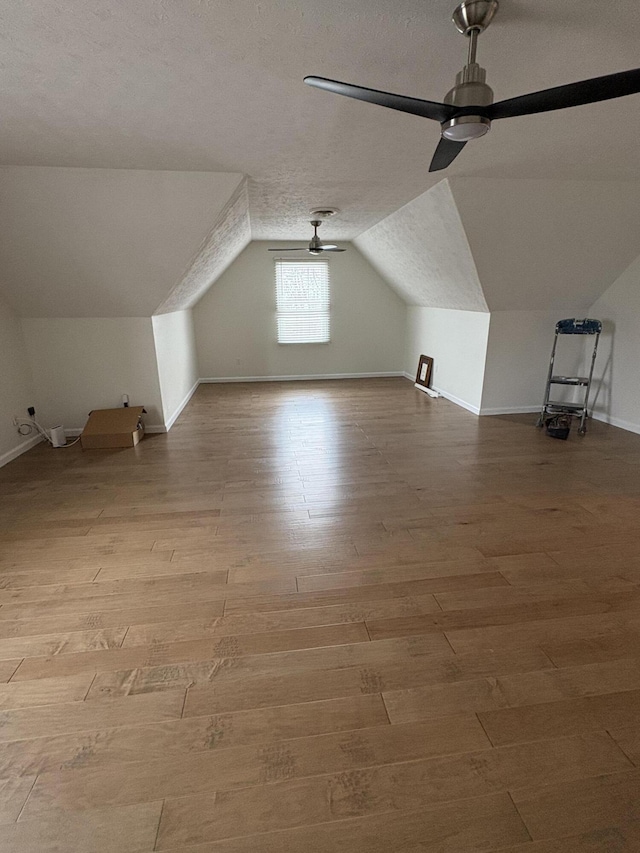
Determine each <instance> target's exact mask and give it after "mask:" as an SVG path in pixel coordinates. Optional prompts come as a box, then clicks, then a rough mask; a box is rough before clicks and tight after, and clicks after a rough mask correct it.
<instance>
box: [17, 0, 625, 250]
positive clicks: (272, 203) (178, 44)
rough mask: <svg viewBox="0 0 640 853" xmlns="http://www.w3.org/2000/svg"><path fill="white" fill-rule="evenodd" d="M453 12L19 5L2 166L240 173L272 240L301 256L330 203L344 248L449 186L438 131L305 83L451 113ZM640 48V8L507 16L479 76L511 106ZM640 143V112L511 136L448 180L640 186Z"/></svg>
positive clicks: (591, 109) (421, 3) (549, 121)
mask: <svg viewBox="0 0 640 853" xmlns="http://www.w3.org/2000/svg"><path fill="white" fill-rule="evenodd" d="M455 5H456V0H446V2H445V0H438V2H428V0H393V2H391V0H387V2H374V3H372V2H371V0H350V2H348V3H345V2H344V0H322V2H318V0H279V2H277V3H276V2H268V0H267V2H255V0H234V2H225V3H221V2H215V0H180V2H172V0H135V2H126V0H47V2H45V3H43V2H37V0H21V1H20V2H14V3H4V4H3V10H2V37H3V44H2V71H1V74H2V86H0V115H1V116H2V134H1V135H0V163H4V164H10V165H41V166H44V165H47V166H74V167H78V166H81V167H95V168H110V169H143V170H155V169H161V170H173V171H193V170H196V171H213V172H227V173H229V172H232V173H242V174H246V175H248V176H249V178H250V180H251V187H252V207H254V208H255V209H254V210H252V219H253V225H254V229H255V234H254V236H255V237H256V238H260V239H282V238H286V239H304V238H305V236H306V233H307V229H308V224H307V218H308V211H309V208H310V207H312V206H322V205H331V204H333V205H336V206H338V207H340V208H341V209H342V211H343V216H342V217H341V219H340V220H336V221H335V222H333V223H331V228H330V229H329V227H327V236H329V237H330V238H339V239H352V238H353V237H355V236H357V235H358V234H359V233H361V232H362V231H363V230H366V229H367V228H369V227H370V226H371V225H373V224H374V223H375V222H377V221H379V220H380V219H383V218H384V217H385V216H387V215H389V214H390V213H392V212H393V211H395V210H397V209H398V208H399V207H401V206H402V205H403V204H405V203H406V202H408V201H410V200H411V199H412V198H414V197H415V196H416V195H419V194H420V193H422V192H425V191H426V190H428V189H429V188H430V187H431V186H433V185H434V184H436V183H438V182H439V180H441V177H442V175H430V174H429V173H428V171H427V169H428V164H429V160H430V158H431V153H432V151H433V149H434V148H435V145H436V143H437V140H438V135H439V128H438V125H437V124H436V123H435V122H430V121H427V120H424V119H422V118H419V117H416V116H410V115H404V114H401V113H397V112H394V111H391V110H385V109H382V108H380V107H376V106H372V105H371V104H365V103H361V102H356V101H351V100H348V99H346V98H340V97H338V96H335V95H330V94H328V93H326V92H318V91H314V90H312V89H309V88H308V87H306V86H305V85H303V83H302V78H303V76H304V75H305V74H317V75H321V76H325V77H333V78H336V79H342V80H347V81H350V82H354V83H359V84H361V85H363V86H371V87H373V88H378V89H386V90H388V91H392V92H394V91H395V92H401V93H405V94H407V95H415V96H417V97H422V98H428V99H435V100H441V99H442V98H443V97H444V94H445V93H446V92H447V91H448V89H450V88H451V86H452V85H453V83H454V79H455V75H456V72H458V71H459V70H460V68H461V67H462V65H463V63H464V60H465V57H466V43H465V40H464V38H463V37H462V36H461V35H460V34H459V33H458V32H456V30H455V28H454V27H453V25H452V24H451V22H450V15H451V12H452V11H453V8H454V6H455ZM639 43H640V15H638V14H637V0H614V2H609V3H603V2H602V0H600V2H595V1H594V0H562V2H558V0H503V2H502V3H501V7H500V11H499V14H498V15H497V17H496V19H495V21H494V23H493V24H492V25H491V27H490V28H489V30H488V31H487V32H486V33H485V34H483V36H482V38H481V41H480V50H479V60H480V62H481V64H482V65H483V66H484V67H486V68H487V71H488V75H489V76H488V81H489V83H490V84H491V85H492V87H493V88H494V90H495V92H496V96H497V98H509V97H512V96H514V95H518V94H521V93H524V92H529V91H533V90H536V89H540V88H544V87H548V86H556V85H559V84H563V83H568V82H571V81H574V80H580V79H584V78H588V77H593V76H596V75H599V74H607V73H611V72H613V71H618V70H621V69H624V68H632V67H634V66H635V65H637V64H638V44H639ZM639 138H640V95H635V96H633V97H631V98H627V99H624V100H622V101H609V102H605V103H601V104H594V105H591V106H584V107H578V108H576V109H573V110H568V111H561V112H554V113H548V114H544V115H536V116H530V117H523V118H518V119H510V120H507V121H496V122H495V123H494V127H493V128H492V131H491V133H490V134H489V135H488V136H487V137H485V138H484V139H482V140H479V141H477V142H476V143H474V144H473V145H471V144H470V145H468V146H467V148H466V149H465V151H464V154H463V155H462V156H461V157H459V158H458V160H457V161H456V162H455V163H454V165H453V166H452V167H451V169H450V170H449V171H448V173H447V174H448V175H449V176H471V175H475V176H482V177H518V178H520V177H526V178H550V177H553V178H559V179H567V178H574V179H593V178H598V179H603V178H607V179H627V178H632V179H640V158H638V156H637V150H638V139H639ZM283 221H286V233H284V231H283V225H282V223H283ZM210 226H211V221H210V222H209V224H208V227H210ZM202 236H203V235H201V237H202Z"/></svg>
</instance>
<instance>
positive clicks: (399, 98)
mask: <svg viewBox="0 0 640 853" xmlns="http://www.w3.org/2000/svg"><path fill="white" fill-rule="evenodd" d="M304 82H305V83H306V84H307V86H313V87H314V88H316V89H324V90H325V91H327V92H334V93H335V94H336V95H345V96H346V97H347V98H355V99H356V100H358V101H367V102H368V103H370V104H378V105H379V106H381V107H388V108H389V109H391V110H399V111H400V112H401V113H411V114H412V115H416V116H422V117H423V118H431V119H433V120H434V121H439V122H440V123H442V122H443V121H448V120H449V119H450V118H451V117H452V116H453V115H454V114H455V109H454V108H453V107H451V106H449V104H440V103H438V102H436V101H423V100H421V99H420V98H408V97H406V96H405V95H394V94H393V93H392V92H379V91H378V90H377V89H366V88H365V87H364V86H352V85H351V84H350V83H340V82H339V81H338V80H327V79H326V77H305V78H304Z"/></svg>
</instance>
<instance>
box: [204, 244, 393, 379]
mask: <svg viewBox="0 0 640 853" xmlns="http://www.w3.org/2000/svg"><path fill="white" fill-rule="evenodd" d="M274 245H275V246H277V245H278V244H277V243H266V242H253V243H251V244H250V245H249V246H248V247H247V248H246V249H245V250H244V252H243V253H242V254H241V255H240V256H239V257H238V259H237V260H236V261H234V263H233V264H232V265H231V266H230V267H229V269H227V271H226V272H225V273H223V275H222V276H221V277H220V278H219V279H218V281H217V282H216V283H215V285H214V286H213V287H212V288H211V290H209V292H208V293H207V294H205V296H204V297H203V298H202V300H201V301H200V302H199V303H198V304H197V305H196V307H195V308H194V311H193V314H194V322H195V330H196V344H197V349H198V362H199V367H200V377H201V378H215V377H218V378H219V377H239V378H249V377H277V376H322V375H340V374H366V373H386V372H401V371H402V370H403V341H404V335H405V320H406V306H405V304H404V302H403V301H402V300H401V299H400V298H399V297H398V296H397V295H396V294H395V293H394V291H392V290H391V288H390V287H389V286H388V285H387V284H386V283H385V282H384V281H383V280H382V278H380V276H379V275H378V274H377V273H376V272H375V270H374V269H373V268H372V267H371V265H370V264H369V263H368V262H367V261H366V260H365V259H364V258H363V257H362V255H361V254H360V252H359V251H358V250H357V249H356V248H355V247H354V246H353V245H351V246H348V251H347V252H345V253H344V254H336V255H330V256H329V258H328V260H329V264H330V276H331V343H329V344H299V345H292V344H289V345H284V344H278V343H277V340H276V318H275V284H274V280H275V279H274V254H275V256H276V257H278V255H277V254H276V253H272V252H267V248H268V247H269V246H274ZM281 245H283V246H286V245H287V244H286V243H284V244H281ZM289 245H291V244H289ZM294 245H295V243H294ZM300 245H302V244H300ZM303 257H306V256H303Z"/></svg>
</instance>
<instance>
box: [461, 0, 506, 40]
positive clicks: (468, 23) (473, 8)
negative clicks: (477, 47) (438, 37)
mask: <svg viewBox="0 0 640 853" xmlns="http://www.w3.org/2000/svg"><path fill="white" fill-rule="evenodd" d="M499 5H500V4H499V3H498V0H462V3H460V5H459V6H458V7H457V8H456V10H455V12H454V13H453V16H452V18H451V20H452V21H453V23H454V24H455V26H456V29H457V30H458V32H460V33H462V34H463V35H465V36H471V35H472V34H473V33H476V35H477V34H478V33H482V32H484V31H485V30H486V29H487V27H488V26H489V24H490V23H491V21H492V20H493V18H494V16H495V14H496V12H497V11H498V6H499Z"/></svg>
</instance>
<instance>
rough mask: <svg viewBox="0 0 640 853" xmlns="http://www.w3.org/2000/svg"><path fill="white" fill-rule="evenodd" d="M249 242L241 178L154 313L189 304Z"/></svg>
mask: <svg viewBox="0 0 640 853" xmlns="http://www.w3.org/2000/svg"><path fill="white" fill-rule="evenodd" d="M250 242H251V223H250V220H249V197H248V193H247V186H246V183H244V182H243V183H242V184H240V185H239V187H238V188H237V189H236V191H235V193H234V194H233V196H232V197H231V199H230V200H229V202H228V204H227V205H226V207H225V208H224V210H223V211H222V212H221V214H220V216H219V217H218V220H217V222H216V223H215V225H214V226H213V228H212V229H211V232H210V233H209V234H208V236H207V238H206V240H205V241H204V243H203V245H202V246H201V247H200V248H199V250H198V252H197V254H196V256H195V258H194V259H193V262H192V263H191V265H190V267H189V269H188V270H187V273H186V275H185V276H184V278H183V279H182V280H181V281H180V282H179V283H178V284H177V285H176V286H175V287H174V288H173V290H172V291H171V293H170V294H169V296H168V297H167V298H166V299H165V301H164V302H163V303H162V305H160V307H159V308H158V310H157V311H156V312H155V313H156V314H168V313H169V312H171V311H180V310H182V309H184V308H191V307H192V306H193V305H195V303H196V302H197V301H198V300H199V299H201V298H202V296H204V294H205V293H206V292H207V290H209V288H210V287H211V285H212V284H213V283H214V282H215V281H217V279H218V278H219V277H220V276H221V275H222V273H223V272H224V271H225V270H226V269H227V267H228V266H230V265H231V264H232V263H233V261H234V260H235V259H236V258H237V257H238V255H239V254H240V253H241V252H242V250H243V249H245V248H246V247H247V246H248V245H249V243H250Z"/></svg>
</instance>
